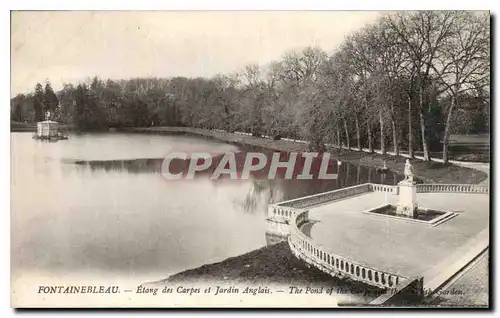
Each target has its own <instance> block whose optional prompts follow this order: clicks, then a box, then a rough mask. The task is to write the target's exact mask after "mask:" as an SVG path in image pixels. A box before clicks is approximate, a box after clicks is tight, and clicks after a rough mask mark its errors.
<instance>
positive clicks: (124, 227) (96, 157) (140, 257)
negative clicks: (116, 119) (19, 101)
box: [11, 133, 400, 287]
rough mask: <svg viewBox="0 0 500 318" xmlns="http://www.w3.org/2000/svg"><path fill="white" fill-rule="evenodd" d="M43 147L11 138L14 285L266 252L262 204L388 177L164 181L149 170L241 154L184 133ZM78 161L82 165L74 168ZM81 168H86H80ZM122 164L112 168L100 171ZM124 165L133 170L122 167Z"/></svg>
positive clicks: (135, 272)
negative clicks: (193, 156) (184, 155)
mask: <svg viewBox="0 0 500 318" xmlns="http://www.w3.org/2000/svg"><path fill="white" fill-rule="evenodd" d="M69 137H70V138H69V140H64V141H59V142H53V143H51V142H42V141H37V140H34V139H32V136H31V133H12V134H11V249H12V253H11V264H12V265H11V266H12V277H13V284H14V287H15V286H16V285H19V286H21V285H22V286H30V285H36V284H39V283H40V282H43V281H44V280H45V281H47V280H49V279H50V281H51V282H52V283H53V280H54V279H55V278H56V277H57V278H60V279H61V280H65V279H67V277H80V278H82V279H84V280H85V281H86V282H90V281H92V280H93V279H95V280H97V279H98V278H99V277H101V278H102V277H108V278H109V279H110V280H113V279H114V278H116V279H120V281H121V282H122V281H123V278H124V277H126V278H127V279H129V280H130V281H131V282H134V283H142V282H145V281H151V280H158V279H161V278H166V277H167V276H169V275H171V274H173V273H176V272H179V271H182V270H185V269H189V268H194V267H198V266H200V265H203V264H206V263H212V262H217V261H221V260H223V259H225V258H228V257H232V256H236V255H239V254H243V253H246V252H249V251H251V250H254V249H257V248H260V247H262V246H264V245H266V236H265V232H266V223H265V218H266V213H267V204H268V203H271V202H277V201H282V200H287V199H292V198H296V197H300V196H304V195H309V194H314V193H319V192H324V191H328V190H333V189H336V188H341V187H346V186H351V185H355V184H360V183H365V182H368V181H370V182H376V183H385V184H396V183H397V182H398V181H399V180H400V177H399V176H397V175H396V174H394V173H390V172H389V173H388V174H378V173H377V172H376V171H375V169H369V168H367V167H360V166H355V165H352V164H348V163H343V164H342V165H341V166H340V167H338V178H337V179H336V180H324V181H321V182H320V181H318V180H282V179H281V180H280V179H277V180H265V179H264V180H251V179H250V180H216V181H213V180H210V179H208V178H205V179H203V178H197V179H195V180H182V181H175V182H170V181H167V180H165V179H164V178H163V177H162V176H161V173H160V172H159V171H158V169H156V168H155V167H156V166H155V165H153V166H152V167H151V166H148V165H147V164H146V165H139V166H136V165H130V163H131V162H132V163H133V162H136V161H137V162H141V160H142V161H144V159H148V158H149V159H155V158H156V159H161V158H163V157H164V156H165V154H166V153H169V152H171V151H172V150H175V151H185V152H195V151H207V152H210V153H212V154H213V153H221V154H222V153H225V152H227V151H235V152H236V151H238V152H241V151H243V152H244V151H247V150H245V149H244V148H239V147H236V146H234V145H230V144H226V143H223V142H218V141H214V140H210V139H205V138H202V137H196V136H188V135H171V136H170V135H146V134H132V133H101V134H97V133H96V134H80V135H76V134H72V135H70V136H69ZM82 163H84V164H82ZM85 163H86V164H85ZM109 163H121V164H109ZM131 167H133V168H131Z"/></svg>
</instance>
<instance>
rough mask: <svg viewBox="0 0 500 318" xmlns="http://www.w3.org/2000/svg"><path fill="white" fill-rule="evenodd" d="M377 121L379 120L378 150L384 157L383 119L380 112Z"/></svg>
mask: <svg viewBox="0 0 500 318" xmlns="http://www.w3.org/2000/svg"><path fill="white" fill-rule="evenodd" d="M379 119H380V150H381V152H382V154H383V155H385V153H386V150H385V137H384V135H385V131H384V119H383V118H382V112H379Z"/></svg>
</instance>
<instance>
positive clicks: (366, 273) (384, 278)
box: [288, 211, 408, 288]
mask: <svg viewBox="0 0 500 318" xmlns="http://www.w3.org/2000/svg"><path fill="white" fill-rule="evenodd" d="M308 221H309V211H302V212H299V213H297V214H296V215H295V216H294V217H293V218H292V219H291V222H290V236H289V237H288V244H289V246H290V249H291V250H292V252H293V254H294V255H295V256H296V257H298V258H300V259H302V260H304V261H305V262H307V263H309V264H310V265H312V266H314V267H316V268H318V269H320V270H322V271H323V272H325V273H327V274H330V275H332V276H338V275H340V276H344V277H348V278H350V279H353V280H356V281H360V282H363V283H366V284H369V285H373V286H377V287H380V288H395V287H396V285H398V284H399V283H400V282H402V281H404V280H406V279H408V277H404V276H400V275H396V274H392V273H388V272H385V271H381V270H378V269H375V268H372V267H368V266H365V265H362V264H360V263H358V262H356V261H352V260H349V259H347V258H345V257H342V256H339V255H337V254H334V253H332V252H330V251H328V250H327V249H325V248H324V247H323V246H320V245H319V244H315V243H314V242H313V240H312V239H311V238H309V237H308V236H306V235H305V234H304V233H303V232H302V231H301V230H300V227H301V226H302V225H303V224H305V223H307V222H308Z"/></svg>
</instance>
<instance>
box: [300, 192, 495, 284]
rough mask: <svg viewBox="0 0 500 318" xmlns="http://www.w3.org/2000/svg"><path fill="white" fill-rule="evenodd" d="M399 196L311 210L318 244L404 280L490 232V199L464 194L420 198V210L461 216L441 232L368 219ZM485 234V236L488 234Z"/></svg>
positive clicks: (371, 195) (373, 195) (366, 197)
mask: <svg viewBox="0 0 500 318" xmlns="http://www.w3.org/2000/svg"><path fill="white" fill-rule="evenodd" d="M397 199H398V196H396V195H392V194H389V193H383V192H368V193H365V194H361V195H358V196H354V197H351V198H348V199H345V200H341V201H336V202H332V203H326V204H324V205H320V206H317V207H314V208H311V209H310V214H309V217H310V219H311V220H313V221H318V222H317V223H314V225H313V226H312V227H311V228H310V229H303V231H304V232H306V233H307V232H310V236H311V238H312V239H313V241H314V242H315V243H317V244H320V245H323V246H325V247H326V248H327V249H328V250H330V251H332V252H333V253H336V254H338V255H342V256H343V257H346V258H348V259H352V260H356V261H358V262H360V263H361V264H365V265H367V266H372V267H374V268H378V269H380V270H384V271H388V272H392V273H394V274H400V275H403V276H416V275H422V274H423V273H424V272H425V271H427V270H429V269H431V268H432V267H434V266H436V265H439V264H440V262H441V261H443V260H444V259H445V258H446V257H447V256H450V255H451V254H452V253H453V252H456V251H457V249H459V248H460V247H462V246H464V245H465V244H466V243H467V242H470V241H471V240H472V239H473V238H475V237H476V236H478V235H479V233H480V232H481V231H482V230H485V229H486V228H487V227H488V222H489V196H488V195H477V194H462V193H419V194H418V195H417V200H418V202H419V207H423V208H430V209H436V210H441V211H451V212H457V213H458V215H457V216H456V217H454V218H452V219H451V220H448V221H446V222H444V223H442V224H440V225H438V226H436V227H432V226H429V225H426V224H418V223H411V222H405V221H403V220H398V219H392V218H386V217H380V216H375V215H368V214H363V213H362V211H363V210H367V209H370V208H373V207H376V206H379V205H383V204H386V203H392V204H396V203H397ZM483 233H484V232H483Z"/></svg>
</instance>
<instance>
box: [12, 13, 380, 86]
mask: <svg viewBox="0 0 500 318" xmlns="http://www.w3.org/2000/svg"><path fill="white" fill-rule="evenodd" d="M377 16H378V13H377V12H373V11H372V12H359V11H358V12H356V11H351V12H335V11H322V12H321V11H314V12H313V11H309V12H296V11H295V12H294V11H281V12H278V11H275V12H257V11H253V12H252V11H250V12H243V11H241V12H235V11H233V12H201V11H192V12H186V11H185V12H165V11H164V12H151V11H150V12H144V11H143V12H102V11H100V12H13V13H12V16H11V18H12V19H11V23H12V30H11V32H12V33H11V82H12V84H11V95H15V94H17V93H27V92H30V91H32V90H33V89H34V86H35V84H36V82H41V83H42V84H43V83H44V82H45V81H46V80H47V79H48V80H50V81H51V83H52V85H53V87H54V89H56V90H59V89H60V88H61V87H62V84H63V83H64V82H71V83H78V82H79V81H82V80H85V79H86V78H87V77H91V76H94V75H98V76H100V77H101V78H104V79H106V78H112V79H127V78H131V77H147V76H154V77H171V76H187V77H196V76H212V75H215V74H217V73H229V72H234V71H237V70H239V69H241V68H242V67H243V66H244V65H245V64H248V63H259V64H264V63H267V62H269V61H271V60H275V59H278V58H280V56H281V55H282V54H283V53H284V52H285V51H287V50H291V49H297V48H301V47H305V46H319V47H321V48H323V49H324V50H326V51H328V52H332V51H333V50H334V49H335V48H336V47H337V46H338V45H339V44H340V43H342V41H343V39H344V37H345V36H346V35H349V34H350V33H352V32H354V31H355V30H356V29H358V28H360V27H362V26H363V25H365V24H367V23H370V22H373V21H374V20H375V19H376V18H377Z"/></svg>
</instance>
